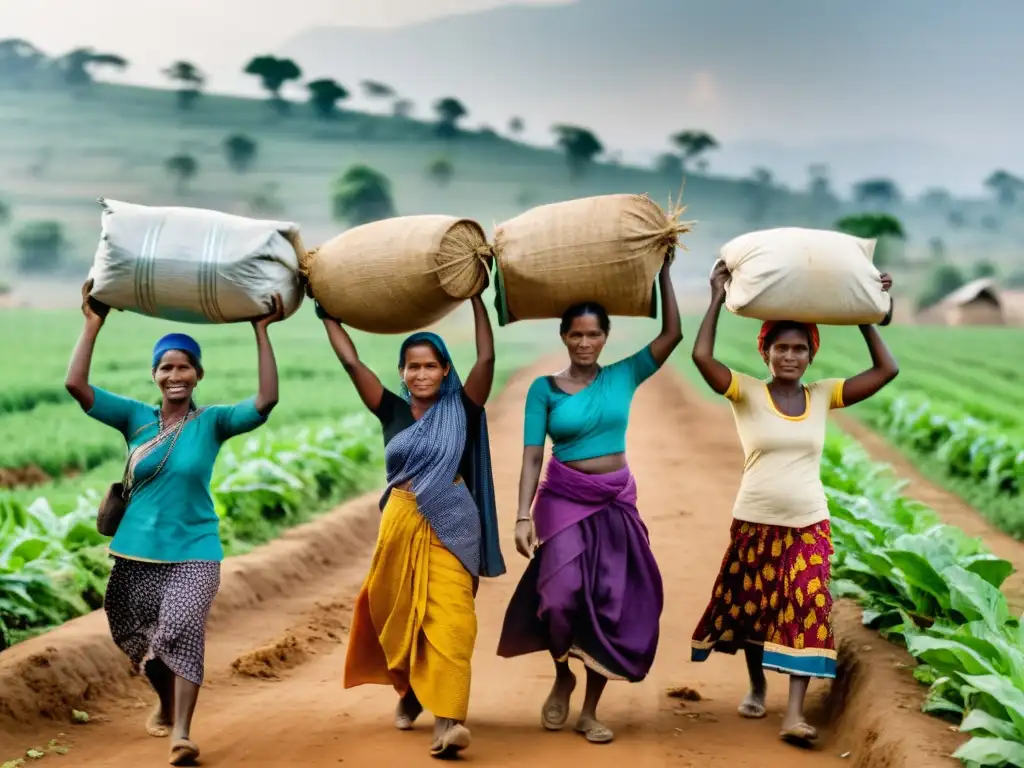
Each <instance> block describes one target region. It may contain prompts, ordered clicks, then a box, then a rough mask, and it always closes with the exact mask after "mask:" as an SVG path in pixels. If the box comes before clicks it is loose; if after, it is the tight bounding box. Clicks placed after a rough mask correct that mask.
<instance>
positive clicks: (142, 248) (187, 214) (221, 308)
mask: <svg viewBox="0 0 1024 768" xmlns="http://www.w3.org/2000/svg"><path fill="white" fill-rule="evenodd" d="M100 204H101V205H102V206H103V213H102V233H101V235H100V242H99V245H98V246H97V248H96V256H95V260H94V262H93V266H92V269H91V270H90V272H89V277H90V278H92V281H93V287H92V296H93V297H94V298H96V299H98V300H99V301H102V302H103V303H104V304H108V305H110V306H111V307H114V308H115V309H124V310H128V311H130V312H137V313H139V314H142V315H151V316H154V317H160V318H163V319H165V320H176V321H179V322H186V323H231V322H241V321H245V320H251V319H253V318H256V317H260V316H262V315H265V314H267V313H268V312H271V311H272V310H273V307H274V304H273V297H274V294H280V296H281V300H282V302H283V303H284V310H285V316H286V317H287V316H289V315H291V314H293V313H294V312H295V311H296V309H298V307H299V305H300V304H301V303H302V281H301V279H300V277H299V256H300V254H305V249H304V248H303V246H302V240H301V238H300V237H299V229H298V227H297V226H296V225H295V224H292V223H290V222H286V221H264V220H261V219H250V218H246V217H244V216H235V215H232V214H228V213H221V212H220V211H210V210H206V209H203V208H184V207H154V206H148V205H136V204H134V203H125V202H121V201H119V200H100Z"/></svg>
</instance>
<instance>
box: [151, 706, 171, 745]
mask: <svg viewBox="0 0 1024 768" xmlns="http://www.w3.org/2000/svg"><path fill="white" fill-rule="evenodd" d="M163 714H164V713H163V707H161V706H160V705H159V704H157V705H156V709H154V710H153V711H152V712H151V713H150V714H149V717H148V718H146V733H148V734H149V735H150V736H155V737H156V738H158V739H163V738H166V737H167V736H170V735H171V727H172V726H173V723H169V722H167V721H166V720H165V719H164V717H163Z"/></svg>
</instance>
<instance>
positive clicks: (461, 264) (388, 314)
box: [301, 215, 491, 333]
mask: <svg viewBox="0 0 1024 768" xmlns="http://www.w3.org/2000/svg"><path fill="white" fill-rule="evenodd" d="M490 259H491V249H490V246H488V245H487V238H486V236H485V235H484V231H483V229H482V228H481V227H480V225H479V224H477V223H476V222H475V221H471V220H469V219H460V218H458V217H455V216H432V215H430V216H398V217H395V218H390V219H383V220H381V221H375V222H372V223H370V224H363V225H362V226H358V227H354V228H352V229H350V230H348V231H347V232H343V233H342V234H340V235H338V236H337V237H335V238H333V239H331V240H329V241H327V242H326V243H324V244H323V245H321V246H320V247H319V248H317V249H316V250H314V251H311V252H310V253H308V254H307V255H306V257H305V258H304V259H303V260H302V265H301V270H302V273H303V274H304V275H306V277H307V279H308V280H309V292H310V294H311V295H312V296H313V298H315V299H316V300H317V301H318V302H320V304H321V305H322V306H323V308H324V309H325V310H326V311H327V313H328V314H329V315H331V317H335V318H337V319H338V320H340V321H341V322H343V323H345V324H346V325H350V326H352V327H353V328H358V329H359V330H361V331H369V332H371V333H407V332H409V331H415V330H417V329H419V328H423V327H425V326H428V325H430V324H431V323H435V322H437V321H438V320H440V319H441V318H442V317H444V316H445V315H447V314H448V313H449V312H451V311H452V310H453V309H455V308H456V307H457V306H458V305H459V304H461V303H462V302H463V301H465V300H466V299H468V298H470V297H472V296H475V295H476V294H478V293H479V292H480V291H481V290H482V289H483V288H484V287H485V286H486V285H487V268H488V266H489V264H490Z"/></svg>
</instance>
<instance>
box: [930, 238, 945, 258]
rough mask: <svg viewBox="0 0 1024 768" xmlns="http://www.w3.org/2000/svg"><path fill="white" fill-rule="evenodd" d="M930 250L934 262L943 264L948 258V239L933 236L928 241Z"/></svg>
mask: <svg viewBox="0 0 1024 768" xmlns="http://www.w3.org/2000/svg"><path fill="white" fill-rule="evenodd" d="M928 252H929V253H930V254H931V257H932V261H933V262H935V263H936V264H941V263H942V262H944V261H945V260H946V241H945V240H943V239H942V238H941V237H933V238H932V239H931V240H929V241H928Z"/></svg>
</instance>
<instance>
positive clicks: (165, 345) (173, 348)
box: [153, 333, 203, 368]
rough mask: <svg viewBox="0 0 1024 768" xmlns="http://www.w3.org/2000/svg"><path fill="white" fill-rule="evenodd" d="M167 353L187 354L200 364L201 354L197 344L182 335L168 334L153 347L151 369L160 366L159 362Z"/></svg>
mask: <svg viewBox="0 0 1024 768" xmlns="http://www.w3.org/2000/svg"><path fill="white" fill-rule="evenodd" d="M168 352H187V353H188V354H190V355H191V356H192V357H193V358H194V359H195V361H196V363H198V364H200V365H201V364H202V361H203V352H202V350H201V349H200V348H199V342H198V341H196V340H195V339H193V338H192V337H191V336H188V335H187V334H184V333H169V334H167V335H166V336H164V337H163V338H162V339H160V340H159V341H158V342H157V343H156V346H154V347H153V367H154V368H156V367H157V366H158V365H160V361H161V360H162V359H163V357H164V355H166V354H167V353H168Z"/></svg>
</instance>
